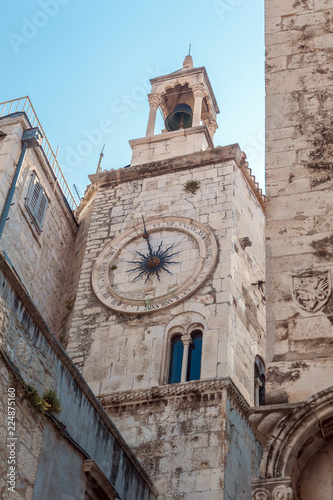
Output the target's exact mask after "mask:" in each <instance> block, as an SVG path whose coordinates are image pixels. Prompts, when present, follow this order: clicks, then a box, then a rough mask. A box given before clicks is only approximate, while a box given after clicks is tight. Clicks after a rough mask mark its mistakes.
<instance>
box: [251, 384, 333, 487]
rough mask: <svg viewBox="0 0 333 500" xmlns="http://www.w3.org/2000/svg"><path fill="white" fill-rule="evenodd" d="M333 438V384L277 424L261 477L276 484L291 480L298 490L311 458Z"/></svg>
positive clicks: (262, 479)
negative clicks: (299, 482) (300, 479)
mask: <svg viewBox="0 0 333 500" xmlns="http://www.w3.org/2000/svg"><path fill="white" fill-rule="evenodd" d="M276 411H277V412H278V411H279V410H278V409H276ZM332 440H333V387H329V388H328V389H325V390H324V391H321V392H319V393H317V394H315V395H313V396H311V397H310V398H308V399H307V400H306V401H304V402H302V403H300V404H299V405H297V406H296V407H295V408H294V410H293V411H292V412H291V413H290V414H289V415H288V416H286V417H284V418H283V419H282V420H280V422H279V423H278V424H277V426H276V427H275V430H274V432H273V434H272V435H271V437H270V438H269V440H268V442H267V445H266V448H265V451H264V455H263V459H262V462H261V467H260V480H261V481H265V480H267V481H269V482H270V483H275V484H278V483H279V482H281V483H282V482H284V481H286V480H287V481H288V482H289V484H290V486H291V487H292V488H293V489H294V491H296V488H297V484H298V480H299V478H300V477H301V475H302V472H303V470H304V469H305V467H306V465H307V464H308V463H309V461H310V459H311V458H312V457H313V456H314V455H315V454H316V453H318V452H319V451H320V450H321V449H323V448H324V447H325V446H327V444H329V443H330V442H332Z"/></svg>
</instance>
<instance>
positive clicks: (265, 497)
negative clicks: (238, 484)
mask: <svg viewBox="0 0 333 500" xmlns="http://www.w3.org/2000/svg"><path fill="white" fill-rule="evenodd" d="M271 498H272V497H271V494H270V492H269V491H268V490H266V488H256V489H255V490H254V491H252V494H251V500H271Z"/></svg>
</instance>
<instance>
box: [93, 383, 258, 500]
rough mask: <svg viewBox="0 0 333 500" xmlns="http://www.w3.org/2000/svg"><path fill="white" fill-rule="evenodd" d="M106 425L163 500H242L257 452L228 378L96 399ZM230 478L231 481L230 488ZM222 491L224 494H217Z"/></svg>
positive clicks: (243, 408)
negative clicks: (112, 425) (119, 437)
mask: <svg viewBox="0 0 333 500" xmlns="http://www.w3.org/2000/svg"><path fill="white" fill-rule="evenodd" d="M100 401H101V403H102V405H103V406H104V407H105V408H106V410H107V412H108V414H109V415H110V417H111V418H112V420H113V422H115V424H116V425H117V427H119V428H120V429H121V432H122V435H123V436H124V438H125V440H126V442H127V443H128V444H129V445H130V446H131V449H132V450H133V451H134V453H135V454H136V455H137V456H140V460H141V462H142V464H143V466H144V467H145V469H146V470H149V473H150V476H151V478H152V480H153V482H154V484H155V486H156V487H157V489H158V491H159V495H160V496H161V497H162V498H166V499H173V500H177V499H184V500H187V499H191V500H192V499H204V498H207V499H210V500H214V499H216V500H218V499H220V498H221V489H224V498H225V499H226V500H233V499H239V500H241V499H244V500H245V499H246V498H248V497H249V496H250V489H249V481H248V478H249V477H250V476H251V475H253V474H256V473H257V472H258V470H257V465H258V461H257V457H258V456H260V452H261V450H260V445H259V444H258V443H257V442H256V441H255V439H254V436H253V434H252V431H251V428H250V426H249V423H248V419H247V412H248V405H247V404H246V402H245V401H244V399H243V398H242V397H241V395H240V393H239V392H238V391H237V389H236V388H235V386H234V385H233V383H232V382H231V380H230V379H211V380H200V381H192V382H187V383H186V384H177V385H174V384H172V385H167V386H162V387H161V386H159V387H155V388H152V389H148V390H146V389H142V390H139V391H136V392H134V391H125V392H120V393H115V394H111V395H110V396H105V397H103V396H101V397H100ZM235 471H237V481H235ZM222 485H224V488H222Z"/></svg>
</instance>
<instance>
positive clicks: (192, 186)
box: [183, 179, 200, 194]
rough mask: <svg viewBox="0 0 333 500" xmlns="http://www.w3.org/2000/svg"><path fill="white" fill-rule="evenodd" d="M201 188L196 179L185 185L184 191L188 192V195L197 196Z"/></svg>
mask: <svg viewBox="0 0 333 500" xmlns="http://www.w3.org/2000/svg"><path fill="white" fill-rule="evenodd" d="M199 188H200V182H199V181H197V180H195V179H192V180H190V181H187V182H186V183H185V184H184V187H183V191H186V192H187V193H192V194H196V192H197V191H198V189H199Z"/></svg>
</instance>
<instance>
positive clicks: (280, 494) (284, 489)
mask: <svg viewBox="0 0 333 500" xmlns="http://www.w3.org/2000/svg"><path fill="white" fill-rule="evenodd" d="M272 500H294V492H293V490H292V488H290V486H289V487H288V486H286V485H285V484H280V485H279V486H277V487H276V488H274V490H273V494H272Z"/></svg>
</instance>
